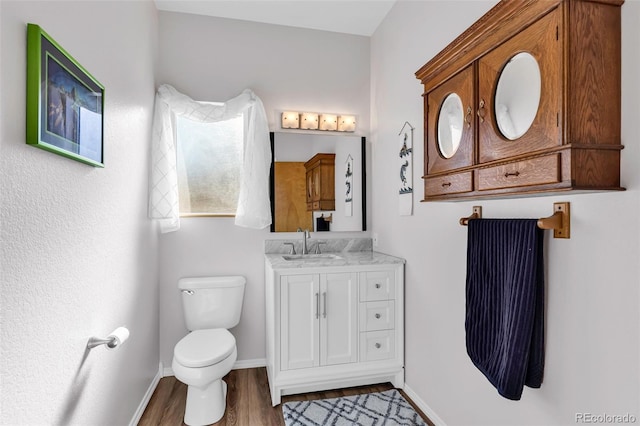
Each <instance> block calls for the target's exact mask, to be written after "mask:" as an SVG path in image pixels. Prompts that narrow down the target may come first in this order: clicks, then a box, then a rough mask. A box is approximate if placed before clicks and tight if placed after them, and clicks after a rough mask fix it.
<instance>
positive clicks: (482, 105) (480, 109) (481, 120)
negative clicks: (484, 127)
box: [478, 99, 485, 123]
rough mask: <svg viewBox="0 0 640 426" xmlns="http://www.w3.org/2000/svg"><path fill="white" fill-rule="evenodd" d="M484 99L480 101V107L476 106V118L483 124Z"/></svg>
mask: <svg viewBox="0 0 640 426" xmlns="http://www.w3.org/2000/svg"><path fill="white" fill-rule="evenodd" d="M484 115H485V111H484V99H480V105H479V106H478V117H480V122H481V123H484Z"/></svg>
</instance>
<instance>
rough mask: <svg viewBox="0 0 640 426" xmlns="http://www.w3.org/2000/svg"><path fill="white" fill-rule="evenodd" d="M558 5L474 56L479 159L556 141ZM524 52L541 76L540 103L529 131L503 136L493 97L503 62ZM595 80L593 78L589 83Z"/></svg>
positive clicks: (559, 75)
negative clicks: (475, 59)
mask: <svg viewBox="0 0 640 426" xmlns="http://www.w3.org/2000/svg"><path fill="white" fill-rule="evenodd" d="M560 17H561V15H560V9H557V8H556V9H554V10H553V11H552V12H550V13H548V14H547V15H545V16H543V17H542V18H540V19H539V20H538V21H536V22H535V23H533V24H532V25H531V26H529V27H528V28H526V29H524V30H523V31H521V32H520V33H518V34H517V35H515V36H513V37H512V38H510V39H509V40H507V41H506V42H504V43H503V44H502V45H500V46H498V47H497V48H495V49H494V50H492V51H491V52H489V53H488V54H486V55H485V56H483V57H482V58H480V59H479V60H478V106H477V109H478V114H477V119H478V128H479V132H478V135H479V143H478V152H479V162H480V163H486V162H489V161H493V160H501V159H505V158H509V157H514V156H517V155H521V154H530V153H534V152H536V151H538V150H542V149H548V148H553V147H556V146H560V145H562V131H561V129H562V123H561V120H562V114H561V112H562V72H563V68H562V48H561V47H562V46H561V45H562V40H561V37H562V31H560ZM520 52H528V53H530V54H531V55H532V56H533V57H534V58H535V59H536V60H537V62H538V66H539V68H540V75H541V87H540V103H539V105H538V111H537V113H536V116H535V118H534V120H533V123H532V125H531V127H530V128H529V130H528V131H527V132H526V133H525V134H524V135H523V136H521V137H520V138H518V139H515V140H509V139H507V138H506V137H504V136H503V135H502V133H501V131H500V129H499V128H498V125H497V123H496V111H495V105H494V96H495V93H496V88H497V84H498V79H499V78H500V73H501V72H502V70H503V68H504V67H505V65H506V64H507V63H508V62H509V60H510V59H511V58H512V57H513V56H515V55H516V54H518V53H520ZM594 84H597V82H594Z"/></svg>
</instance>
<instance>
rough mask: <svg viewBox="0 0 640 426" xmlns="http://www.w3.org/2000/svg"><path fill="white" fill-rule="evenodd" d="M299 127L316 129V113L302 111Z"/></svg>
mask: <svg viewBox="0 0 640 426" xmlns="http://www.w3.org/2000/svg"><path fill="white" fill-rule="evenodd" d="M300 128H301V129H307V130H318V114H316V113H315V112H303V113H302V114H300Z"/></svg>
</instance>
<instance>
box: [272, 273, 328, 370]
mask: <svg viewBox="0 0 640 426" xmlns="http://www.w3.org/2000/svg"><path fill="white" fill-rule="evenodd" d="M319 340H320V277H319V275H316V274H310V275H285V276H283V277H282V278H281V280H280V354H281V366H280V369H281V370H294V369H298V368H310V367H317V366H319V365H320V356H319V355H320V352H319V346H318V344H319Z"/></svg>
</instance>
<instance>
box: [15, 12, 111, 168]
mask: <svg viewBox="0 0 640 426" xmlns="http://www.w3.org/2000/svg"><path fill="white" fill-rule="evenodd" d="M103 107H104V86H102V85H101V84H100V83H99V82H98V80H96V79H95V78H94V77H93V76H92V75H91V74H90V73H89V72H88V71H87V70H85V69H84V68H83V67H82V65H80V64H79V63H78V62H77V61H76V60H75V59H74V58H73V57H72V56H71V55H69V53H67V52H66V51H65V50H64V49H63V48H62V47H61V46H60V45H59V44H58V43H56V41H55V40H53V39H52V38H51V36H49V35H48V34H47V33H46V32H45V31H44V30H42V28H40V27H39V26H38V25H35V24H28V25H27V135H26V136H27V144H29V145H33V146H36V147H38V148H42V149H45V150H47V151H51V152H55V153H56V154H59V155H63V156H65V157H68V158H72V159H74V160H77V161H80V162H83V163H86V164H90V165H92V166H95V167H104V158H103V154H104V150H103V128H104V116H103Z"/></svg>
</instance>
